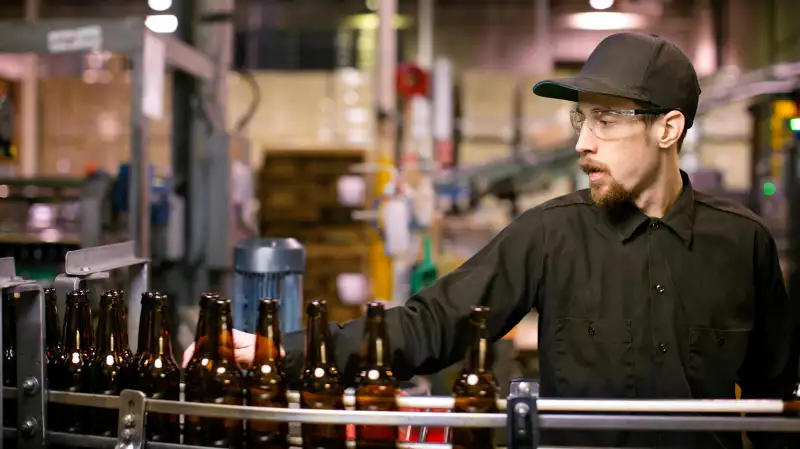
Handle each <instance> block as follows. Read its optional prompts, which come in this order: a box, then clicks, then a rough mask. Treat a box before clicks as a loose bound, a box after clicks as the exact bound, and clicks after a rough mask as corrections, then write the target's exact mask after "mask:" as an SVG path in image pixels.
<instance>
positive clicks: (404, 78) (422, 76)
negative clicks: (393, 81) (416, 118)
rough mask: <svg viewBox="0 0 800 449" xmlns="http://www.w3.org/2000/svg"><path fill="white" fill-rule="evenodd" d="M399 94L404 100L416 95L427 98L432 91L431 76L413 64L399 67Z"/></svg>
mask: <svg viewBox="0 0 800 449" xmlns="http://www.w3.org/2000/svg"><path fill="white" fill-rule="evenodd" d="M396 77H397V93H398V94H399V95H400V96H401V97H403V99H404V100H408V99H409V98H411V97H413V96H415V95H423V96H427V95H428V93H429V91H430V74H429V73H428V72H427V71H425V70H423V69H422V68H421V67H419V66H416V65H413V64H401V65H400V66H398V67H397V75H396Z"/></svg>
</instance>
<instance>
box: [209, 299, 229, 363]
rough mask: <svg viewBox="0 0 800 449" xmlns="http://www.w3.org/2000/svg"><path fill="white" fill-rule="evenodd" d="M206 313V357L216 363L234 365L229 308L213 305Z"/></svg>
mask: <svg viewBox="0 0 800 449" xmlns="http://www.w3.org/2000/svg"><path fill="white" fill-rule="evenodd" d="M214 306H215V307H211V308H209V310H208V311H207V313H206V331H207V332H208V338H207V339H206V341H207V342H208V343H207V344H208V346H207V348H206V350H207V354H206V356H207V357H209V358H210V359H212V360H216V361H218V362H223V363H230V364H235V363H236V359H235V358H234V355H233V350H234V345H233V320H231V310H230V306H228V307H226V306H225V305H223V304H221V303H215V304H214Z"/></svg>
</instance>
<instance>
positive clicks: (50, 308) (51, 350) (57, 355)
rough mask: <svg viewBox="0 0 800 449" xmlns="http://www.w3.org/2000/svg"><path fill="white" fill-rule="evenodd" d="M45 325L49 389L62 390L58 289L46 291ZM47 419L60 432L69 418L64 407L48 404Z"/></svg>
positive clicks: (62, 349)
mask: <svg viewBox="0 0 800 449" xmlns="http://www.w3.org/2000/svg"><path fill="white" fill-rule="evenodd" d="M44 305H45V310H44V324H45V334H44V335H45V337H44V345H45V348H44V349H45V355H46V356H47V388H49V389H51V390H60V389H61V388H62V386H61V384H62V383H63V382H64V363H65V362H66V358H65V357H64V345H63V344H62V342H61V333H60V332H59V321H58V300H57V297H56V289H54V288H46V289H44ZM47 411H48V412H47V413H48V414H47V417H48V421H49V425H50V427H51V428H52V429H53V430H59V429H61V428H62V427H63V426H61V424H60V422H61V421H63V420H64V417H65V416H67V415H66V414H65V413H64V406H63V405H61V404H56V403H53V402H50V403H48V404H47Z"/></svg>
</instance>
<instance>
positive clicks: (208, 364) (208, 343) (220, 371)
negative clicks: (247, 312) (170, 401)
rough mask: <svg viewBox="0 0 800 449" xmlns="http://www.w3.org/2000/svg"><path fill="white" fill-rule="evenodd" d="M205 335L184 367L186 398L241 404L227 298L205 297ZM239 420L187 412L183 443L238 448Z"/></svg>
mask: <svg viewBox="0 0 800 449" xmlns="http://www.w3.org/2000/svg"><path fill="white" fill-rule="evenodd" d="M206 307H207V310H206V314H205V317H204V319H205V332H206V337H201V338H200V339H198V341H196V342H195V353H194V356H193V357H192V359H191V360H190V362H189V365H188V366H187V367H186V391H185V395H186V401H187V402H202V403H211V404H228V405H243V403H244V396H243V394H242V393H243V388H244V379H243V377H242V372H241V370H239V367H238V365H237V364H236V360H235V359H234V354H233V348H234V346H233V322H232V320H231V301H230V299H223V298H219V299H208V304H207V306H206ZM243 431H244V429H243V426H242V421H241V420H237V419H217V418H201V417H198V416H191V415H187V416H186V417H185V425H184V443H185V444H193V445H199V446H210V447H225V448H238V447H240V446H241V445H242V442H243V438H242V436H243V435H242V434H243Z"/></svg>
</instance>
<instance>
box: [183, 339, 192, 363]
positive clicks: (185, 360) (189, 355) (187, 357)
mask: <svg viewBox="0 0 800 449" xmlns="http://www.w3.org/2000/svg"><path fill="white" fill-rule="evenodd" d="M192 355H194V343H192V344H190V345H189V347H188V348H186V350H185V351H183V367H184V368H186V366H187V365H189V360H191V359H192Z"/></svg>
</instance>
